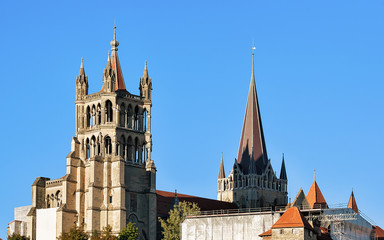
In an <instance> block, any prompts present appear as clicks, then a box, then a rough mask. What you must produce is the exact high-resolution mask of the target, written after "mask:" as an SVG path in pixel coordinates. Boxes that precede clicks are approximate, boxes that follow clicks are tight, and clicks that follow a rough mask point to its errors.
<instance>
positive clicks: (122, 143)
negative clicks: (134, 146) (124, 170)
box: [121, 136, 127, 160]
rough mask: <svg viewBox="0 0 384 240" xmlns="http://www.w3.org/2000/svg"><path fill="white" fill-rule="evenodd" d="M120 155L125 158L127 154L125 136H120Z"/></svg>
mask: <svg viewBox="0 0 384 240" xmlns="http://www.w3.org/2000/svg"><path fill="white" fill-rule="evenodd" d="M121 138H122V140H121V157H122V158H123V159H124V160H125V159H126V157H127V155H126V149H127V144H126V143H125V137H124V136H121Z"/></svg>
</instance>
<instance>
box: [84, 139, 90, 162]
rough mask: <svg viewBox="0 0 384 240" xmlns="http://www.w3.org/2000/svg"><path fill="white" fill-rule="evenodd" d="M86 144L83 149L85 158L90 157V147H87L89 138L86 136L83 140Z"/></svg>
mask: <svg viewBox="0 0 384 240" xmlns="http://www.w3.org/2000/svg"><path fill="white" fill-rule="evenodd" d="M85 144H86V147H85V151H86V159H88V158H89V157H90V155H91V154H90V147H89V139H88V138H87V141H86V142H85Z"/></svg>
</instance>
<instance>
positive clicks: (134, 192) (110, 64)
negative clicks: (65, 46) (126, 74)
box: [28, 27, 157, 240]
mask: <svg viewBox="0 0 384 240" xmlns="http://www.w3.org/2000/svg"><path fill="white" fill-rule="evenodd" d="M110 44H111V52H110V53H108V60H107V64H106V67H105V69H104V71H103V76H102V79H103V85H102V88H101V90H100V91H99V92H96V93H91V94H89V93H88V77H87V76H86V75H85V70H84V62H83V59H81V66H80V72H79V75H78V76H77V77H76V100H75V105H76V131H75V136H74V137H73V138H72V141H71V152H70V153H69V154H68V156H67V166H66V168H67V171H66V175H65V176H64V177H62V178H59V179H54V180H50V179H48V178H38V179H37V180H36V181H35V183H34V189H35V190H34V191H33V196H32V198H33V202H34V204H33V210H31V213H30V214H29V215H28V217H29V220H28V221H29V223H28V224H29V225H28V229H30V230H29V231H30V232H29V236H31V238H32V240H35V239H36V238H39V236H37V235H36V232H37V231H36V229H37V225H36V222H38V221H39V217H38V215H37V214H36V211H40V210H41V209H42V210H45V209H48V208H54V207H57V210H55V211H56V218H55V219H56V237H58V236H59V235H60V234H61V232H68V231H69V229H70V228H71V227H73V223H74V221H75V224H76V225H77V226H78V227H79V228H82V229H84V230H85V231H86V232H87V233H89V234H92V233H93V232H94V231H95V230H97V231H101V230H102V229H103V228H104V227H106V226H108V225H109V226H111V227H112V232H113V233H114V234H117V233H118V232H120V231H121V230H122V229H123V228H125V227H126V225H127V223H128V222H134V223H136V226H137V227H138V228H139V235H140V239H156V224H157V204H156V166H155V163H154V161H153V160H152V158H151V152H152V134H151V108H152V101H151V90H152V79H151V78H149V75H148V69H147V64H145V68H144V74H143V76H142V77H141V78H140V82H139V85H140V94H139V95H135V94H133V93H131V92H129V91H128V90H127V89H126V85H125V81H124V78H123V72H122V68H121V66H120V61H119V57H118V54H117V50H118V48H117V47H118V46H119V42H118V41H117V39H116V27H115V28H114V37H113V40H112V41H111V42H110ZM132 85H136V84H132ZM136 86H137V85H136ZM48 210H49V209H48Z"/></svg>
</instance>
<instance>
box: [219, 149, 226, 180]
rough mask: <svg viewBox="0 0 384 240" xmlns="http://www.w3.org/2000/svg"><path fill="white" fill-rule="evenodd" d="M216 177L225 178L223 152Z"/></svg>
mask: <svg viewBox="0 0 384 240" xmlns="http://www.w3.org/2000/svg"><path fill="white" fill-rule="evenodd" d="M218 178H225V171H224V162H223V153H221V162H220V169H219V176H218Z"/></svg>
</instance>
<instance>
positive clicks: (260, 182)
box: [217, 53, 288, 208]
mask: <svg viewBox="0 0 384 240" xmlns="http://www.w3.org/2000/svg"><path fill="white" fill-rule="evenodd" d="M287 183H288V180H287V174H286V170H285V163H284V156H283V161H282V166H281V171H280V178H277V176H276V174H275V172H274V171H273V169H272V165H271V162H270V159H268V156H267V149H266V145H265V140H264V133H263V126H262V124H261V116H260V109H259V102H258V99H257V92H256V84H255V73H254V54H253V53H252V74H251V83H250V86H249V93H248V99H247V106H246V109H245V116H244V124H243V129H242V132H241V138H240V146H239V153H238V156H237V159H236V160H235V163H234V165H233V169H232V171H231V172H230V174H229V176H228V177H225V171H224V164H223V158H221V164H220V169H219V176H218V180H217V184H218V191H217V199H218V200H221V201H227V202H235V203H236V204H237V205H238V206H239V207H241V208H255V207H270V206H276V205H286V204H287V202H288V199H287Z"/></svg>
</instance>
